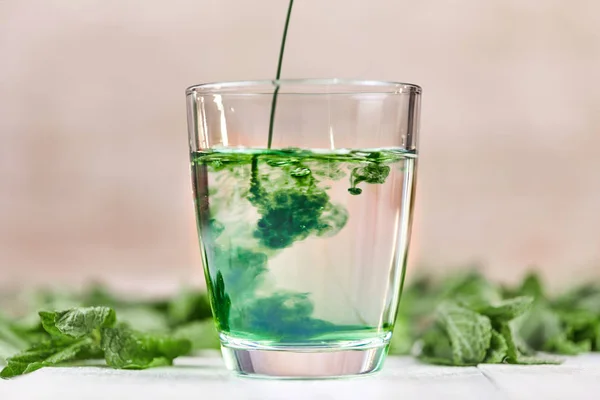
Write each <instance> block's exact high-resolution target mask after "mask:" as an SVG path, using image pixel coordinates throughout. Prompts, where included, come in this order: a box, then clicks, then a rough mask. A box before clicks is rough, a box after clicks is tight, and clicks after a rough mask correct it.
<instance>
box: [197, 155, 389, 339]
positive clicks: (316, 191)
mask: <svg viewBox="0 0 600 400" xmlns="http://www.w3.org/2000/svg"><path fill="white" fill-rule="evenodd" d="M374 154H375V155H376V156H375V157H374V156H372V155H371V154H367V155H366V156H365V155H360V156H359V161H363V162H366V165H365V164H360V166H359V167H355V168H353V169H352V170H351V174H350V175H351V176H350V184H351V188H350V189H348V190H349V192H350V193H351V194H354V195H358V194H360V193H361V192H362V190H361V189H359V188H358V187H357V185H358V184H359V183H361V182H366V183H373V184H382V183H384V182H385V180H386V178H387V177H388V175H389V173H390V167H389V166H387V165H383V164H381V165H380V163H379V162H378V159H377V157H380V156H381V157H384V158H385V157H386V155H385V154H383V153H380V152H376V153H374ZM210 156H211V155H210V154H209V155H208V157H207V156H200V157H199V159H197V162H200V163H201V164H204V165H206V166H207V167H208V173H209V174H210V173H216V172H219V173H220V174H223V173H225V174H231V175H235V176H237V177H240V176H244V175H245V174H246V175H247V176H248V177H249V181H250V185H249V186H250V187H249V190H248V192H247V196H246V198H247V200H248V201H249V202H250V204H252V205H253V206H254V207H255V208H256V211H257V213H258V219H257V221H256V225H255V226H254V227H250V229H244V230H242V231H245V232H251V236H252V237H251V238H240V237H235V238H231V237H227V234H224V235H223V236H222V237H221V239H218V236H220V235H221V234H223V231H224V229H223V224H222V223H220V222H218V221H217V220H216V219H215V216H214V215H215V213H213V214H211V220H210V221H209V229H210V232H209V233H210V235H211V236H212V239H213V241H212V243H211V244H210V245H209V246H207V252H208V253H209V260H210V262H211V263H212V265H210V268H209V269H210V271H211V280H212V292H213V293H212V301H213V307H214V309H215V316H216V319H217V323H218V324H219V327H220V329H221V330H223V331H226V332H236V333H240V332H241V333H244V332H247V333H252V334H253V335H257V336H260V337H263V338H268V339H270V340H281V341H285V340H293V339H301V338H308V337H314V336H318V335H323V334H327V333H332V332H335V331H336V330H350V329H352V330H358V329H365V328H369V327H362V326H352V327H350V326H338V325H336V324H333V323H331V322H328V321H324V320H321V319H316V318H312V317H311V315H312V313H313V310H314V306H313V303H312V302H311V301H310V299H309V298H308V295H307V294H305V293H296V292H290V291H277V292H275V293H274V294H272V295H270V296H268V297H264V296H259V295H257V293H256V292H257V288H258V286H259V285H260V284H261V283H262V282H263V281H264V278H265V275H266V274H265V272H266V271H267V263H268V260H269V257H270V256H272V255H274V254H276V253H277V252H278V251H281V250H282V249H285V248H288V247H290V246H292V245H293V244H294V243H296V242H298V241H302V240H305V239H307V238H308V237H310V236H316V237H328V236H333V235H335V234H336V233H338V232H339V231H340V230H341V229H342V228H343V227H344V226H345V225H346V222H347V221H348V212H347V210H346V209H345V208H344V207H343V206H342V205H339V204H335V203H333V202H331V199H330V197H329V195H328V194H327V192H326V190H325V189H324V188H322V187H320V186H319V183H320V178H321V177H325V178H328V179H335V180H338V179H341V178H342V177H343V176H344V175H345V172H343V171H342V169H341V168H340V163H339V162H337V160H332V159H327V158H325V159H321V158H323V156H322V155H314V154H313V155H312V156H313V157H306V156H305V157H298V155H297V154H295V153H287V152H283V155H282V154H278V155H277V154H269V153H267V154H260V155H259V154H253V155H249V154H240V153H237V154H227V155H225V154H219V155H217V156H216V157H215V156H214V155H213V157H212V158H211V157H210ZM342 161H356V160H352V158H351V159H350V160H346V159H344V160H342ZM240 190H242V189H240ZM213 204H214V203H213ZM237 223H238V224H239V223H244V222H243V221H237ZM242 239H243V240H242ZM234 243H236V244H234ZM238 243H244V244H243V245H238ZM246 243H257V245H255V246H252V248H250V247H248V245H247V244H246ZM213 273H214V274H215V275H214V276H212V274H213Z"/></svg>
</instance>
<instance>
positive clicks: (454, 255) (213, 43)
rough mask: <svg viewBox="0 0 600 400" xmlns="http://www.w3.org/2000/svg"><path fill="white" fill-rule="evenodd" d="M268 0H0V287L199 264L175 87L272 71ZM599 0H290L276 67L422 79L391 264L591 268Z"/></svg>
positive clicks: (123, 281) (190, 273)
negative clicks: (408, 204) (409, 214)
mask: <svg viewBox="0 0 600 400" xmlns="http://www.w3.org/2000/svg"><path fill="white" fill-rule="evenodd" d="M286 7H287V2H286V1H283V0H261V1H240V0H237V1H235V0H194V1H191V0H171V1H168V2H164V1H160V2H159V1H143V0H119V1H106V0H102V1H100V0H80V1H68V0H21V1H19V0H4V1H0V287H3V286H7V285H8V286H17V285H18V286H21V287H22V286H23V285H37V284H63V283H67V284H73V285H75V284H79V283H82V282H85V281H88V280H90V279H102V280H105V281H108V282H109V283H111V284H112V285H114V286H116V287H119V288H122V289H127V288H133V289H136V290H165V291H168V290H171V289H172V288H174V287H176V286H178V285H179V284H181V283H182V282H196V283H200V282H202V280H203V278H202V271H201V267H200V256H199V252H198V248H197V247H198V246H197V238H196V232H195V221H194V214H193V208H192V197H191V185H190V176H189V169H188V153H187V150H188V149H187V137H186V116H185V98H184V89H185V88H186V87H187V86H189V85H192V84H196V83H201V82H207V81H218V80H240V79H244V80H245V79H263V78H271V77H273V76H274V74H275V67H276V61H277V52H278V50H279V40H280V37H281V33H282V29H283V22H284V17H285V12H286ZM599 26H600V3H598V2H595V1H592V0H589V1H585V0H578V1H572V2H564V1H560V0H546V1H541V0H539V1H528V2H523V1H520V0H493V1H492V0H490V1H485V2H484V1H480V0H463V1H441V0H438V1H433V2H414V1H393V2H392V1H389V0H371V1H368V2H365V1H364V0H329V1H323V0H302V1H296V2H295V9H294V12H293V16H292V21H291V27H290V32H289V36H288V48H287V52H286V57H285V61H284V67H283V77H286V78H302V77H339V78H368V79H382V80H400V81H406V82H411V83H417V84H420V85H421V86H423V89H424V94H423V107H422V129H421V134H422V136H421V140H420V144H421V160H420V170H419V177H418V181H419V182H418V193H417V207H416V218H415V222H414V231H413V232H414V236H413V246H412V249H411V257H410V258H411V261H410V265H409V268H411V271H412V272H414V271H416V270H417V269H425V268H429V269H431V270H433V271H435V272H436V273H443V272H445V271H447V270H450V269H455V268H461V267H465V266H468V265H471V264H472V263H474V262H477V263H480V264H481V265H482V266H483V267H484V270H485V271H486V273H487V274H489V275H490V276H491V277H493V278H495V279H500V280H504V281H512V280H515V279H518V278H519V277H520V276H521V275H522V274H523V272H524V271H525V270H526V269H528V268H529V267H530V266H533V265H535V266H537V268H538V269H540V270H543V271H544V273H545V275H546V277H547V279H548V280H549V281H550V283H551V284H554V285H560V284H565V283H566V282H568V281H571V280H580V279H584V278H586V277H592V276H595V277H600V268H599V265H600V263H599V261H600V237H599V236H600V207H599V206H600V157H598V156H597V153H598V149H599V148H600V132H599V128H600V90H599V87H600V29H599V28H598V27H599Z"/></svg>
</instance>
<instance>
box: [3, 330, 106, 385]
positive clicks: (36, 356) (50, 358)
mask: <svg viewBox="0 0 600 400" xmlns="http://www.w3.org/2000/svg"><path fill="white" fill-rule="evenodd" d="M94 352H95V350H94V341H93V339H92V338H90V337H86V338H82V339H66V338H55V339H52V340H49V341H47V342H44V343H40V344H38V345H36V346H34V347H32V348H31V349H29V350H26V351H23V352H21V353H18V354H16V355H14V356H12V357H10V358H9V359H8V360H7V361H8V363H7V365H6V367H5V368H4V369H3V370H2V371H1V372H0V377H2V378H12V377H14V376H17V375H22V374H27V373H29V372H33V371H36V370H38V369H40V368H42V367H49V366H53V365H57V364H60V363H64V362H67V361H73V360H77V359H80V358H82V357H81V356H82V355H84V354H85V357H84V358H88V357H90V355H91V354H93V353H94Z"/></svg>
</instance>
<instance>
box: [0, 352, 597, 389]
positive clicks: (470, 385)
mask: <svg viewBox="0 0 600 400" xmlns="http://www.w3.org/2000/svg"><path fill="white" fill-rule="evenodd" d="M0 399H1V400H4V399H15V400H29V399H52V400H71V399H73V400H75V399H77V400H81V399H86V400H87V399H90V400H94V399H111V400H115V399H128V400H129V399H131V400H138V399H139V400H154V399H173V400H183V399H194V400H215V399H225V400H235V399H244V400H246V399H248V400H250V399H252V400H275V399H285V400H294V399H303V400H305V399H318V400H329V399H361V400H378V399H385V400H391V399H402V400H412V399H419V400H429V399H436V400H437V399H460V400H469V399H473V400H475V399H477V400H496V399H534V400H537V399H540V400H548V399H568V400H584V399H585V400H588V399H589V400H600V354H589V355H582V356H578V357H571V358H568V359H567V361H566V362H565V363H564V364H563V365H543V366H514V365H481V366H479V367H461V368H458V367H440V366H431V365H423V364H420V363H419V362H417V361H415V360H413V359H411V358H409V357H388V360H387V361H386V365H385V367H384V369H383V371H382V372H380V373H378V374H376V375H373V376H366V377H358V378H352V379H340V380H315V381H275V380H264V379H250V378H239V377H236V376H232V375H230V374H229V372H228V371H226V370H225V369H224V367H223V364H222V362H221V359H220V358H219V354H218V353H216V352H215V353H209V354H207V355H206V356H203V357H188V358H181V359H179V360H177V362H176V366H175V367H170V368H156V369H150V370H145V371H116V370H113V369H109V368H106V367H70V368H45V369H42V370H39V371H36V372H34V373H32V374H30V375H27V376H23V377H20V378H16V379H13V380H8V381H0Z"/></svg>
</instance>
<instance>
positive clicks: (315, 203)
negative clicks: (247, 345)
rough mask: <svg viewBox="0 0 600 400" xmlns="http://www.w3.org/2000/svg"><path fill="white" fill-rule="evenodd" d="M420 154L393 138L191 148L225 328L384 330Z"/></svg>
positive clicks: (342, 333) (308, 335)
mask: <svg viewBox="0 0 600 400" xmlns="http://www.w3.org/2000/svg"><path fill="white" fill-rule="evenodd" d="M414 160H415V155H414V154H411V153H407V152H405V151H402V150H397V149H384V150H364V151H319V152H317V151H309V150H299V149H286V150H243V151H242V150H234V149H225V150H211V151H206V152H197V153H194V154H192V171H193V176H194V191H195V199H196V207H197V216H198V227H199V234H200V239H201V247H202V253H203V258H204V265H205V272H206V277H207V283H208V286H209V292H210V294H211V302H212V307H213V311H214V315H215V318H216V320H217V324H218V327H219V329H220V331H221V332H222V333H224V334H226V335H227V336H228V337H232V338H235V339H243V340H251V341H254V342H259V343H268V344H274V343H275V344H276V343H302V344H303V345H312V344H314V345H318V344H322V343H325V342H332V341H333V342H336V341H345V340H362V339H369V338H373V337H388V336H389V333H390V331H391V327H392V324H393V313H394V312H395V307H396V303H397V292H398V290H397V289H398V285H399V282H400V275H401V273H402V270H401V268H402V265H401V264H402V262H403V255H402V254H403V251H402V249H398V244H399V241H398V239H397V235H398V232H399V231H402V230H403V229H405V226H406V225H407V221H408V213H409V211H410V207H409V204H407V203H406V202H407V201H409V200H408V199H409V195H410V190H411V189H412V184H411V182H412V173H413V168H414ZM350 209H351V210H352V212H350V211H349V210H350ZM374 232H376V235H374V234H373V233H374Z"/></svg>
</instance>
